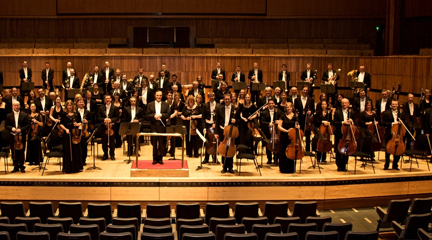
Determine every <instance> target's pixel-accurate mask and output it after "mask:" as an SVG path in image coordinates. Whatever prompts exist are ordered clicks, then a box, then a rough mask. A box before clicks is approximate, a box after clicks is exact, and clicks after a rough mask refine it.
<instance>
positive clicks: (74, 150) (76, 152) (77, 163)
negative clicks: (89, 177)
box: [61, 113, 83, 173]
mask: <svg viewBox="0 0 432 240" xmlns="http://www.w3.org/2000/svg"><path fill="white" fill-rule="evenodd" d="M74 122H76V123H80V122H81V118H80V117H79V116H78V115H77V114H76V113H74V114H73V115H69V114H66V113H65V114H64V117H63V118H62V119H61V124H62V125H63V126H64V127H65V128H67V129H68V130H69V134H67V133H66V132H65V133H64V136H63V172H64V173H76V172H79V171H81V170H82V169H83V162H82V149H81V144H74V143H72V142H71V139H72V129H73V128H74Z"/></svg>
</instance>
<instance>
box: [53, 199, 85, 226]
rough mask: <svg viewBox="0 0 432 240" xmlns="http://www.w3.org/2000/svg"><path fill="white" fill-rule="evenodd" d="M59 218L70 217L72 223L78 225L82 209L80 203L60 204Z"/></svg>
mask: <svg viewBox="0 0 432 240" xmlns="http://www.w3.org/2000/svg"><path fill="white" fill-rule="evenodd" d="M58 209H59V217H61V218H65V217H71V218H72V219H73V222H74V223H79V219H80V218H81V217H83V211H82V210H83V208H82V204H81V202H60V203H59V206H58Z"/></svg>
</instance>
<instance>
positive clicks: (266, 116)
mask: <svg viewBox="0 0 432 240" xmlns="http://www.w3.org/2000/svg"><path fill="white" fill-rule="evenodd" d="M281 115H282V111H281V110H279V109H277V108H274V116H273V122H274V121H277V120H279V118H280V117H281ZM270 121H271V116H270V110H269V109H268V108H267V109H266V110H264V111H263V112H262V113H261V116H260V128H261V129H262V130H263V132H264V134H265V135H266V136H267V138H270V129H269V125H270Z"/></svg>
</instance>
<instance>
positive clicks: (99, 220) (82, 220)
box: [79, 217, 107, 232]
mask: <svg viewBox="0 0 432 240" xmlns="http://www.w3.org/2000/svg"><path fill="white" fill-rule="evenodd" d="M79 224H80V225H92V224H96V225H98V226H99V231H100V232H104V231H105V229H106V226H107V224H106V220H105V218H103V217H99V218H87V217H82V218H80V219H79Z"/></svg>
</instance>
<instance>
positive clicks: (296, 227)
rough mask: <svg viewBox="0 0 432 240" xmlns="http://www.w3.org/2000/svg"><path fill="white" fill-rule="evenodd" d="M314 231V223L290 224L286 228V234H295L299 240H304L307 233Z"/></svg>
mask: <svg viewBox="0 0 432 240" xmlns="http://www.w3.org/2000/svg"><path fill="white" fill-rule="evenodd" d="M316 230H317V225H316V224H315V223H291V224H290V225H289V226H288V232H289V233H292V232H296V233H297V234H298V236H299V239H300V240H302V239H305V237H306V233H307V232H309V231H316Z"/></svg>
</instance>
